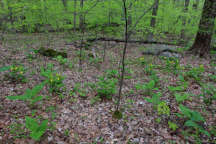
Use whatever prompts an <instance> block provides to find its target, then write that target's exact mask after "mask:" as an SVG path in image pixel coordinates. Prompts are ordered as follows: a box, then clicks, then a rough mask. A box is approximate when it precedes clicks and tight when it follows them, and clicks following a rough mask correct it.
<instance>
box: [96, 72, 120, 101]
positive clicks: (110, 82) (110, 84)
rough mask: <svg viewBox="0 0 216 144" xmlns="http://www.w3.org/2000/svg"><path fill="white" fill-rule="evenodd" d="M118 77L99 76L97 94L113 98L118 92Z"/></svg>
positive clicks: (101, 96)
mask: <svg viewBox="0 0 216 144" xmlns="http://www.w3.org/2000/svg"><path fill="white" fill-rule="evenodd" d="M117 81H118V80H117V79H115V78H111V79H109V78H105V77H103V76H101V77H99V81H98V82H97V88H96V91H97V94H98V96H99V97H100V98H101V99H104V98H105V99H112V95H114V94H115V93H116V84H117Z"/></svg>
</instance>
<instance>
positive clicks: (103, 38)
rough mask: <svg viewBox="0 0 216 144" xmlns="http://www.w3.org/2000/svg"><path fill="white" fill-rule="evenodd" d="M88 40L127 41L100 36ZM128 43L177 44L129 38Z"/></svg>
mask: <svg viewBox="0 0 216 144" xmlns="http://www.w3.org/2000/svg"><path fill="white" fill-rule="evenodd" d="M87 41H88V42H95V41H114V42H117V43H119V42H125V40H124V39H117V38H106V37H99V38H89V39H87ZM128 43H139V44H165V45H175V46H176V45H177V44H175V43H169V42H158V41H145V40H128Z"/></svg>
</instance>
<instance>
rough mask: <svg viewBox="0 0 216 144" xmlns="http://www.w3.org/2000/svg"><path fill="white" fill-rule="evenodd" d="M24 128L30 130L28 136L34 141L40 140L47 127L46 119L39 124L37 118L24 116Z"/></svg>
mask: <svg viewBox="0 0 216 144" xmlns="http://www.w3.org/2000/svg"><path fill="white" fill-rule="evenodd" d="M25 119H26V122H25V123H26V128H27V129H29V130H30V132H31V133H30V137H31V138H32V139H34V140H36V141H38V140H40V138H41V136H42V135H43V134H44V133H45V132H46V130H47V128H48V120H43V121H42V122H41V123H40V124H39V122H38V120H37V119H34V118H31V117H28V116H26V118H25Z"/></svg>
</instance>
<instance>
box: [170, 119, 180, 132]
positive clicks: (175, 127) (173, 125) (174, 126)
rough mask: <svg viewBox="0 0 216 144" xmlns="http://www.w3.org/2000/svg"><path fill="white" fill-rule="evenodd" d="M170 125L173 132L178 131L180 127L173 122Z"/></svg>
mask: <svg viewBox="0 0 216 144" xmlns="http://www.w3.org/2000/svg"><path fill="white" fill-rule="evenodd" d="M168 125H169V128H170V129H171V130H172V131H176V129H177V128H178V125H177V124H176V123H173V122H171V121H168Z"/></svg>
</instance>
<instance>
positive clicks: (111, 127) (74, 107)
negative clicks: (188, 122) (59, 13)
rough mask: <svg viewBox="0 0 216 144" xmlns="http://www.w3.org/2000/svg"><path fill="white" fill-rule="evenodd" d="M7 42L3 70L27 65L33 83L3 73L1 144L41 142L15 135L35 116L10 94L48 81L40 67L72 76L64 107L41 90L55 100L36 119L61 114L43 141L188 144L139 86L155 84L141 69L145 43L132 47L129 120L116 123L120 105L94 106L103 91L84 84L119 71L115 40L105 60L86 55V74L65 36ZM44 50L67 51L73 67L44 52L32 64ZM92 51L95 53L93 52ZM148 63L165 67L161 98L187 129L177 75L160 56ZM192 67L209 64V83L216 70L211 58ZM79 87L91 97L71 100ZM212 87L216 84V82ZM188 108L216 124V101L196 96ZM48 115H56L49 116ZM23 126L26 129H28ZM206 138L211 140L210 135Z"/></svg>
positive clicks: (196, 89) (1, 50)
mask: <svg viewBox="0 0 216 144" xmlns="http://www.w3.org/2000/svg"><path fill="white" fill-rule="evenodd" d="M7 38H8V39H10V40H6V42H5V43H4V44H3V45H2V46H1V47H0V67H2V66H8V65H11V64H13V63H14V62H17V63H20V64H23V65H24V67H26V68H27V72H26V77H27V79H28V81H27V83H21V84H14V83H10V82H9V81H5V80H4V74H5V73H6V72H4V73H3V72H2V73H1V75H0V81H1V83H0V143H1V141H2V143H5V142H9V141H11V143H12V142H13V143H16V144H21V143H36V142H34V141H32V140H30V139H26V138H23V137H21V138H15V137H14V135H15V134H14V133H11V131H10V130H11V128H10V126H11V125H13V124H14V123H19V124H23V123H24V119H25V116H27V115H28V116H31V115H32V110H31V109H30V108H29V107H28V106H27V105H26V103H25V102H23V101H12V100H8V99H6V96H11V95H21V94H23V93H24V91H25V89H27V88H32V87H33V86H35V85H37V84H39V83H40V82H41V81H42V80H43V78H42V77H41V76H40V68H41V67H42V66H45V65H47V64H48V63H53V64H54V68H55V69H56V70H57V71H58V72H60V73H62V74H63V75H64V76H65V77H66V78H65V80H64V84H65V86H66V91H65V92H63V95H64V98H63V102H62V103H61V100H60V98H59V97H58V96H57V95H51V94H50V93H49V92H48V91H47V89H46V88H44V89H43V91H42V92H41V95H44V96H49V97H50V99H45V100H44V101H43V102H39V104H38V107H37V109H36V111H35V112H36V115H40V116H42V117H43V118H48V119H52V117H53V114H55V118H54V120H53V122H55V123H56V128H55V129H53V130H49V131H48V132H47V133H46V135H44V138H42V140H41V143H44V144H46V143H48V142H50V143H58V144H66V143H70V144H72V143H74V144H76V143H81V142H83V143H93V142H94V141H99V140H100V139H101V138H103V139H104V141H106V142H107V143H113V142H114V141H116V142H117V143H119V144H125V143H126V142H129V141H132V142H135V143H163V142H168V141H169V140H175V141H177V142H178V143H184V139H182V137H181V136H179V135H178V131H177V132H176V133H172V132H171V130H170V129H169V127H168V125H167V119H162V121H161V122H160V124H159V123H157V122H155V119H157V115H156V114H155V111H153V108H152V104H151V103H148V102H146V101H145V100H144V99H143V96H144V95H143V94H142V93H140V92H138V91H136V89H135V85H136V84H137V83H143V82H148V81H149V76H148V75H146V74H145V73H144V71H143V67H144V65H140V64H139V62H137V61H138V60H139V58H140V57H143V56H142V49H141V48H140V47H141V46H140V45H139V44H129V45H128V51H127V61H126V63H128V65H127V72H126V76H130V77H131V78H127V79H126V80H125V81H124V86H123V97H122V101H121V107H122V109H123V114H124V117H123V119H122V120H115V119H113V118H112V112H113V111H114V110H115V109H114V108H115V106H114V105H115V104H114V102H113V101H102V102H97V103H95V104H93V105H92V104H91V99H92V98H93V97H95V96H96V95H97V93H96V92H95V91H91V89H90V88H89V86H84V84H85V83H96V82H97V79H98V76H100V75H103V74H104V72H105V70H107V69H116V70H119V61H120V58H121V53H122V47H123V45H122V43H114V42H110V45H114V47H112V48H109V46H108V47H107V50H106V51H107V52H106V60H105V62H98V63H90V62H89V57H87V56H86V57H85V59H84V62H83V65H82V69H83V70H82V71H81V72H80V71H79V65H78V63H79V62H78V58H79V57H78V55H77V52H78V51H79V48H76V47H74V46H73V45H65V41H66V40H65V39H64V35H49V38H50V40H47V37H46V35H42V34H32V35H26V36H25V35H22V34H16V36H14V35H12V36H8V37H7ZM11 39H13V40H11ZM26 45H27V46H26ZM40 46H45V47H46V46H47V47H49V48H54V49H56V50H59V51H66V52H67V54H68V60H69V61H70V62H72V63H73V65H74V66H73V68H68V67H64V66H62V65H60V64H59V63H58V62H57V61H56V60H54V59H52V58H48V57H44V56H41V55H38V54H37V55H36V57H35V58H34V59H32V60H29V59H28V58H27V54H28V53H30V50H31V49H36V48H39V47H40ZM103 46H104V42H97V43H95V44H94V45H93V47H95V49H96V53H97V54H98V56H99V57H102V56H103ZM86 52H87V53H90V52H91V51H86ZM144 59H145V60H146V62H147V63H152V64H153V65H156V66H157V65H160V67H157V68H155V71H156V72H157V75H158V76H159V78H160V91H161V92H162V97H161V99H162V100H165V101H166V102H167V103H168V104H169V107H170V108H171V116H170V119H172V121H176V122H178V123H177V124H179V126H180V128H181V125H182V122H181V121H178V119H177V117H176V116H175V114H174V113H176V112H179V110H178V107H177V105H178V104H177V103H176V101H175V100H174V96H172V94H171V93H170V92H169V90H168V88H167V87H168V86H169V85H173V86H175V85H177V81H178V80H177V76H176V75H174V74H171V73H167V72H166V71H164V70H163V67H165V65H164V61H162V60H161V59H160V58H159V57H156V56H144ZM187 64H191V65H192V66H193V67H199V66H200V65H204V67H205V73H203V77H202V78H201V81H202V82H203V83H205V82H206V83H208V82H209V79H208V74H210V73H214V71H215V69H213V68H214V67H211V66H210V60H206V59H200V58H197V57H193V56H191V55H187V56H185V57H183V58H181V59H180V65H181V66H185V67H186V66H187ZM214 74H215V73H214ZM77 83H81V85H82V86H81V87H83V89H84V90H86V91H87V92H86V95H87V97H86V98H82V97H81V96H79V95H73V96H71V91H72V90H73V88H74V86H75V85H76V84H77ZM189 83H190V84H189V86H188V88H187V89H186V92H190V93H192V94H194V95H199V94H201V93H202V91H201V86H200V85H199V84H197V83H196V82H194V81H189ZM211 83H212V84H213V85H214V86H216V83H215V82H211ZM132 91H133V92H132ZM115 96H116V95H115ZM115 96H113V97H115ZM184 104H185V105H186V106H188V107H193V108H196V110H197V111H199V112H200V113H202V115H203V116H204V117H205V119H206V126H207V125H216V113H215V109H213V110H212V109H211V108H215V106H216V103H215V101H213V104H212V105H211V106H209V108H210V109H208V108H207V107H206V106H204V105H203V99H202V98H200V97H196V96H193V97H192V100H186V101H185V102H184ZM52 107H53V108H54V109H53V110H51V108H52ZM49 108H50V109H49ZM203 108H204V109H203ZM47 111H49V112H50V111H52V112H51V113H48V112H47ZM212 111H214V112H212ZM21 127H22V128H23V126H21ZM180 130H181V129H179V131H180ZM20 133H21V135H23V134H26V131H24V132H20ZM66 133H67V134H66ZM201 139H202V140H205V137H202V138H201ZM9 143H10V142H9ZM98 143H99V142H98Z"/></svg>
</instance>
